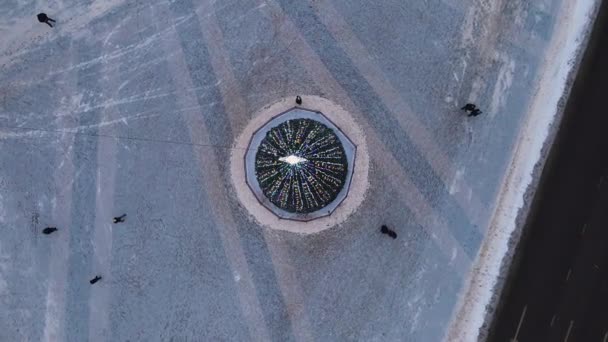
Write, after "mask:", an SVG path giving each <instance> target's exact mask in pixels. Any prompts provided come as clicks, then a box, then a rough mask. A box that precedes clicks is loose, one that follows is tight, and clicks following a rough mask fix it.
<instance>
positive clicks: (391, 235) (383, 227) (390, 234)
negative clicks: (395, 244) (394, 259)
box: [380, 225, 397, 239]
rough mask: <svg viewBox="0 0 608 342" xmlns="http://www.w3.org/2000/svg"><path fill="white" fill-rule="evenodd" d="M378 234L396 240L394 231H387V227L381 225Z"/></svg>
mask: <svg viewBox="0 0 608 342" xmlns="http://www.w3.org/2000/svg"><path fill="white" fill-rule="evenodd" d="M380 232H381V233H382V234H386V235H388V236H390V237H392V238H393V239H396V238H397V233H396V232H395V231H394V230H392V229H389V228H388V227H387V226H385V225H382V227H380Z"/></svg>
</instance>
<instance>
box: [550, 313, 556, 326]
mask: <svg viewBox="0 0 608 342" xmlns="http://www.w3.org/2000/svg"><path fill="white" fill-rule="evenodd" d="M555 317H556V315H553V317H551V323H550V324H549V326H550V327H552V326H553V323H555Z"/></svg>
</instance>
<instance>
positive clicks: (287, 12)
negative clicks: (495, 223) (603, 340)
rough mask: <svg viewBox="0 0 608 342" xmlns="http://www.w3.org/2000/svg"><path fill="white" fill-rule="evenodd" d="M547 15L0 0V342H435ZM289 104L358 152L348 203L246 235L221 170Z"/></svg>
mask: <svg viewBox="0 0 608 342" xmlns="http://www.w3.org/2000/svg"><path fill="white" fill-rule="evenodd" d="M560 3H561V2H560V1H557V0H556V1H534V2H530V1H524V0H515V1H506V0H505V1H494V2H488V1H481V0H480V1H455V0H427V1H422V0H420V1H400V0H385V1H380V2H368V1H349V0H304V1H302V0H298V1H296V0H225V1H213V0H202V1H198V2H196V1H189V0H186V1H182V0H174V1H173V0H170V1H155V0H152V1H121V0H107V1H103V2H97V1H95V2H93V1H71V0H65V1H61V0H56V1H50V2H48V4H47V3H46V2H35V1H3V2H0V13H2V15H0V29H1V31H0V52H1V55H0V68H1V71H2V72H1V73H0V233H1V236H0V308H1V309H0V340H2V341H26V340H27V341H37V340H48V341H85V340H93V341H216V340H226V341H246V340H273V341H291V340H297V341H307V340H318V341H331V340H352V341H355V340H360V341H369V340H377V341H437V340H439V339H440V338H441V337H442V335H443V333H444V330H445V328H446V327H447V323H448V320H449V319H450V315H451V313H452V310H453V308H454V305H455V303H456V300H457V298H458V294H459V293H460V291H461V290H462V282H463V280H464V278H465V277H466V275H467V272H468V271H469V268H470V263H471V260H472V259H473V258H474V257H475V254H476V252H477V250H478V247H479V245H480V242H481V240H482V239H483V236H484V232H485V230H486V225H487V222H488V218H489V214H490V210H491V209H492V207H493V204H494V200H495V196H496V192H497V189H498V186H499V184H500V182H501V180H502V177H503V175H504V173H505V166H506V165H505V164H506V162H507V160H508V157H509V155H510V153H511V147H512V146H513V143H514V141H515V139H516V135H517V132H518V128H519V123H520V121H521V119H522V117H523V116H524V115H528V114H529V113H527V111H526V107H527V103H528V101H529V99H530V97H531V95H532V91H533V89H534V87H535V82H534V80H535V77H536V73H537V71H538V68H539V66H540V64H541V63H542V60H543V58H544V52H545V47H546V45H547V42H548V40H549V39H550V38H551V35H552V32H553V30H554V26H555V25H556V23H555V19H556V16H557V11H558V9H559V6H560ZM40 11H45V12H47V13H48V14H49V16H50V17H51V18H54V19H56V20H57V23H56V27H55V28H53V29H51V28H49V27H48V26H46V25H43V24H40V23H38V22H37V21H36V18H35V15H36V14H37V13H38V12H40ZM296 94H311V95H317V96H322V97H324V98H327V99H329V100H331V101H333V102H334V103H336V104H338V105H340V106H342V107H344V108H345V109H347V110H348V111H350V112H351V113H352V114H353V117H354V118H355V120H356V121H357V122H358V124H359V125H360V126H361V127H362V128H363V130H364V133H365V134H366V139H367V144H368V149H369V152H370V157H371V165H370V168H371V169H370V189H369V191H368V193H367V195H366V199H365V201H364V202H363V204H362V205H361V206H360V208H359V209H358V211H357V212H356V213H354V214H353V215H352V216H351V217H350V218H349V219H347V220H346V221H345V222H344V223H342V224H341V225H339V226H337V227H334V228H332V229H330V230H326V231H324V232H322V233H319V234H314V235H308V236H306V235H298V234H293V233H289V232H279V231H274V230H269V229H266V228H264V227H261V226H259V225H258V224H256V222H255V221H254V220H253V219H252V218H251V217H250V216H249V215H248V213H247V212H246V210H245V209H244V207H243V206H241V204H240V203H239V202H238V200H237V199H236V196H235V194H234V191H233V190H232V188H231V184H230V175H229V174H228V172H229V171H228V170H229V165H228V160H229V156H230V153H231V148H232V145H233V140H234V138H235V137H236V136H238V134H239V132H240V131H241V130H242V129H243V127H244V126H245V125H246V124H247V122H248V121H249V119H250V118H251V115H253V113H255V112H256V111H257V110H259V109H260V108H261V107H263V106H266V105H268V104H271V103H273V102H276V101H279V100H281V99H282V98H284V97H287V96H294V95H296ZM469 100H471V101H475V102H476V103H479V105H480V106H481V108H482V110H484V114H483V115H482V116H479V117H476V118H466V117H464V116H463V114H462V113H461V112H460V111H459V110H458V108H459V107H460V106H461V104H462V103H463V102H466V101H469ZM237 148H239V147H238V146H237ZM122 213H127V214H128V216H127V220H126V222H125V223H123V224H119V225H112V224H111V218H112V217H113V216H116V215H119V214H122ZM383 223H385V224H387V225H389V226H390V227H392V228H393V229H395V230H396V231H397V233H398V234H399V236H398V238H397V240H392V239H388V238H386V237H385V236H383V235H381V234H380V233H379V232H378V229H379V227H380V225H381V224H383ZM46 225H54V226H57V227H59V231H58V232H57V233H55V234H53V235H49V236H46V235H42V234H40V231H41V229H42V228H44V227H45V226H46ZM95 274H101V275H103V279H102V280H101V281H100V282H99V283H97V284H95V285H94V286H91V285H90V284H89V283H88V280H89V279H90V278H92V277H93V276H94V275H95Z"/></svg>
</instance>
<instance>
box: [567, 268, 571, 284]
mask: <svg viewBox="0 0 608 342" xmlns="http://www.w3.org/2000/svg"><path fill="white" fill-rule="evenodd" d="M571 273H572V269H571V268H569V269H568V274H566V281H568V279H570V274H571Z"/></svg>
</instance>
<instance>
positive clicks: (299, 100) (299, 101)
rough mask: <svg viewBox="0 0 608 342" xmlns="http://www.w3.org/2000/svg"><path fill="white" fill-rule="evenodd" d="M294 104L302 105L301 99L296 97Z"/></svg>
mask: <svg viewBox="0 0 608 342" xmlns="http://www.w3.org/2000/svg"><path fill="white" fill-rule="evenodd" d="M296 103H297V104H299V105H301V104H302V98H301V97H300V96H296Z"/></svg>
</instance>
